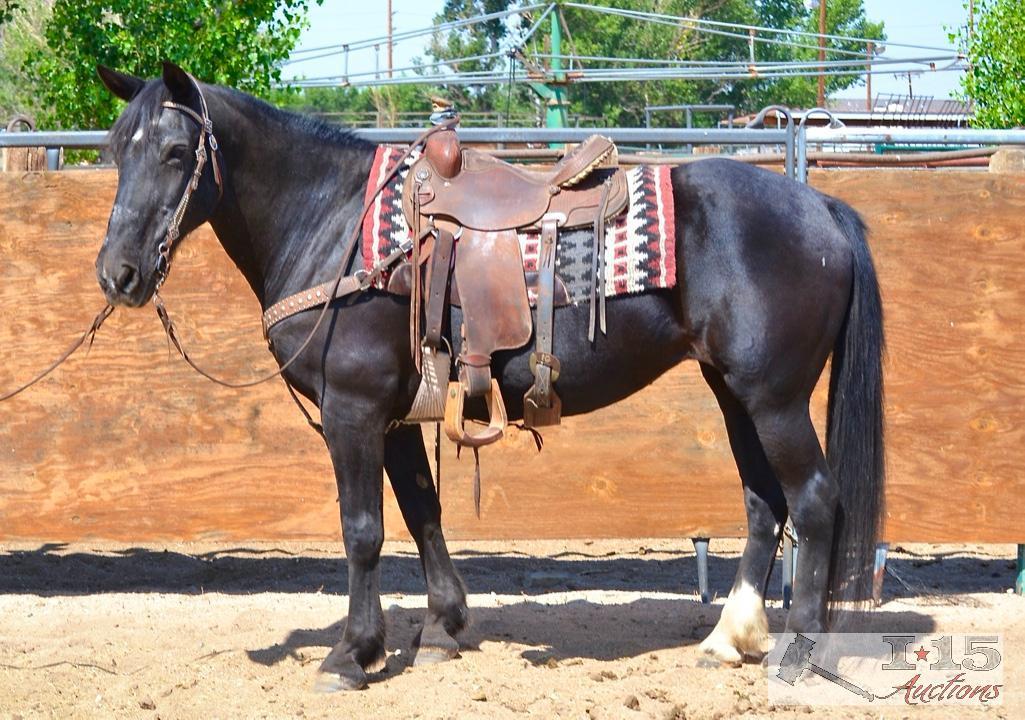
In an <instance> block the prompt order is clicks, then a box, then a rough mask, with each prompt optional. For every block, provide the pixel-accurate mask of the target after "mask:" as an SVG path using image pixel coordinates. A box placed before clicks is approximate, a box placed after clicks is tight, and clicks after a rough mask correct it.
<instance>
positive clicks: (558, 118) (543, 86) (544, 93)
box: [530, 12, 569, 147]
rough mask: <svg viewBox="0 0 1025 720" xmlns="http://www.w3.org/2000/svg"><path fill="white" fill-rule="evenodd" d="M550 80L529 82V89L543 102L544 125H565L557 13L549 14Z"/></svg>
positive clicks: (553, 144) (564, 84)
mask: <svg viewBox="0 0 1025 720" xmlns="http://www.w3.org/2000/svg"><path fill="white" fill-rule="evenodd" d="M551 40H552V82H551V83H537V82H532V83H530V89H531V90H533V91H534V92H535V93H537V94H538V97H540V98H541V99H542V100H544V102H545V127H550V128H563V127H566V108H567V106H568V105H569V103H568V102H567V101H566V73H565V72H563V69H562V25H561V24H560V22H559V14H558V13H554V12H553V13H552V14H551ZM549 147H562V143H549Z"/></svg>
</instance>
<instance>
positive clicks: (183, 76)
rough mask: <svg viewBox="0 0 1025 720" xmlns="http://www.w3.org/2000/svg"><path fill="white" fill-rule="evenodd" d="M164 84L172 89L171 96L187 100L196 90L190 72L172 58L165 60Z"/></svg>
mask: <svg viewBox="0 0 1025 720" xmlns="http://www.w3.org/2000/svg"><path fill="white" fill-rule="evenodd" d="M164 85H166V86H167V89H168V90H170V91H171V97H173V98H175V99H176V100H179V101H184V100H187V99H188V98H189V97H191V95H192V92H193V90H194V88H193V85H192V78H191V77H189V74H188V73H187V72H185V71H184V70H182V69H181V68H180V67H178V66H177V65H175V64H174V63H173V62H171V61H170V60H164Z"/></svg>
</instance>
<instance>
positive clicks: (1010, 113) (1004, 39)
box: [951, 0, 1025, 128]
mask: <svg viewBox="0 0 1025 720" xmlns="http://www.w3.org/2000/svg"><path fill="white" fill-rule="evenodd" d="M965 4H966V5H967V3H965ZM975 13H976V26H975V28H974V30H973V29H972V28H961V29H960V30H959V31H958V32H957V33H954V34H952V35H951V40H952V41H956V42H957V43H958V44H959V46H960V49H961V52H962V53H964V54H965V55H966V56H967V58H968V63H969V70H968V72H966V73H965V74H964V76H963V77H962V79H961V91H962V94H963V97H965V98H966V99H968V100H971V101H972V102H973V103H974V105H975V118H974V120H973V123H974V124H975V125H978V126H980V127H988V128H1010V127H1016V126H1021V125H1025V83H1023V80H1022V78H1025V13H1022V3H1021V0H979V2H977V3H976V5H975Z"/></svg>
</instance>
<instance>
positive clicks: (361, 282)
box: [153, 119, 456, 390]
mask: <svg viewBox="0 0 1025 720" xmlns="http://www.w3.org/2000/svg"><path fill="white" fill-rule="evenodd" d="M455 121H456V120H455V119H453V120H451V121H446V122H445V123H443V124H440V125H435V126H434V127H431V128H429V129H427V130H426V131H424V132H423V133H421V134H420V135H419V136H418V137H417V138H416V139H415V140H414V141H413V142H412V143H411V144H410V146H409V147H408V148H407V149H406V150H405V151H404V152H403V153H402V154H401V155H400V156H399V158H398V160H397V161H396V163H395V165H394V166H393V167H392V169H391V170H390V171H388V172H387V173H386V174H385V176H384V177H383V178H381V180H380V182H378V184H377V185H376V186H375V189H374V192H373V194H372V195H371V196H370V197H369V198H368V199H367V200H366V202H365V203H364V204H363V209H362V211H361V212H360V214H359V216H358V217H357V219H356V222H355V224H354V225H353V229H352V232H351V233H350V234H349V237H348V238H347V239H346V244H345V246H344V249H343V250H342V260H341V262H340V263H339V265H338V271H337V273H336V274H335V277H334V279H333V280H332V281H331V283H330V289H329V293H328V295H327V298H326V302H324V304H323V307H322V308H321V310H320V314H319V315H318V316H317V320H316V322H315V323H314V325H313V327H312V328H311V329H310V331H309V333H308V334H307V335H306V339H305V340H303V342H302V344H301V345H300V346H299V348H298V349H297V350H296V351H295V352H294V353H292V355H291V357H289V358H288V360H286V361H285V362H284V363H282V364H281V365H280V366H279V367H278V369H277V370H274V371H272V372H268V373H265V374H263V375H261V376H259V377H257V378H255V379H253V380H246V381H230V380H225V379H223V378H220V377H217V376H216V375H214V374H212V373H211V372H209V371H207V370H205V369H203V368H202V367H200V366H199V365H198V364H197V363H196V362H195V361H194V360H193V359H192V358H191V357H190V356H189V354H188V352H187V351H186V350H185V348H184V346H183V344H182V342H181V338H180V336H179V334H178V330H177V327H176V326H175V324H174V320H173V319H172V318H171V315H170V313H169V312H168V310H167V306H166V305H165V304H164V300H163V298H162V297H161V296H160V292H159V290H158V291H157V292H155V293H154V294H153V304H154V307H155V308H156V312H157V316H158V317H159V318H160V322H161V324H162V325H163V326H164V332H165V333H166V334H167V336H168V339H169V340H170V341H171V344H172V345H173V346H174V348H175V349H176V350H177V351H178V354H179V355H181V357H182V359H183V360H185V362H186V363H187V364H188V365H189V366H190V367H191V368H192V369H193V370H195V371H196V372H197V373H199V374H200V375H202V376H203V377H205V378H206V379H207V380H210V381H211V382H213V383H216V384H218V385H221V386H222V387H227V388H232V389H236V390H238V389H243V388H249V387H254V386H256V385H259V384H261V383H264V382H267V381H268V380H271V379H273V378H275V377H278V376H279V375H280V376H282V377H284V376H283V375H282V374H283V373H284V372H285V371H286V370H287V369H288V368H289V367H291V366H292V365H293V363H295V361H296V360H297V359H298V358H299V356H300V355H302V354H303V352H304V351H305V350H306V348H307V347H309V345H310V343H312V342H313V338H314V337H315V336H316V334H317V331H318V330H319V329H320V327H321V325H322V324H323V322H324V318H325V317H327V314H328V310H330V308H331V300H333V299H335V298H336V297H339V295H338V291H339V287H340V286H341V285H342V281H343V280H344V279H346V275H345V271H346V269H347V268H348V267H349V264H350V262H351V261H352V258H353V254H354V252H355V250H356V248H357V247H358V245H359V237H360V234H361V233H362V231H363V221H364V219H365V218H366V216H367V213H368V212H370V210H371V209H372V208H373V206H374V201H375V200H376V198H377V196H378V195H379V194H380V193H381V191H382V190H383V189H384V188H385V187H386V186H387V185H388V183H389V182H391V180H392V178H394V176H395V175H396V174H397V173H398V172H399V171H400V169H401V168H402V166H403V165H404V163H405V161H406V160H407V159H408V158H409V156H410V155H412V154H413V152H415V151H416V149H417V148H418V147H420V146H421V145H422V144H423V143H424V142H425V141H426V140H427V138H428V137H430V136H431V135H433V134H434V133H436V132H439V131H441V130H446V129H448V128H449V127H450V126H451V125H453V124H454V123H455ZM383 270H384V267H383V264H382V263H379V264H378V265H376V266H375V267H374V268H373V270H371V271H370V272H365V271H364V272H361V273H358V274H357V275H352V276H348V277H350V278H355V279H356V280H357V281H358V282H357V284H356V285H355V286H354V287H353V288H352V289H351V290H348V291H347V292H346V293H344V294H350V293H352V292H357V291H361V290H365V289H366V288H367V287H369V286H370V283H371V282H372V281H373V279H375V278H376V276H377V275H380V273H381V272H383ZM268 345H269V346H270V347H271V348H273V344H272V343H271V341H270V336H269V334H268ZM285 382H286V383H287V382H288V381H287V379H286V380H285Z"/></svg>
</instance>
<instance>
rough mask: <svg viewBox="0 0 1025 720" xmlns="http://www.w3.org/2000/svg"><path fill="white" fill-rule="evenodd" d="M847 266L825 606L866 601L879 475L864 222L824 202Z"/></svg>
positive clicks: (876, 332)
mask: <svg viewBox="0 0 1025 720" xmlns="http://www.w3.org/2000/svg"><path fill="white" fill-rule="evenodd" d="M829 211H830V213H831V214H832V215H833V219H834V220H835V221H836V224H837V225H838V226H839V228H840V230H841V231H842V232H843V234H844V235H845V236H846V237H847V240H848V242H849V243H850V247H851V255H852V257H853V260H854V282H853V285H852V287H851V298H850V304H849V305H848V307H847V318H846V320H845V321H844V325H843V327H842V328H841V330H840V334H839V336H838V337H837V339H836V344H835V345H834V346H833V362H832V370H831V372H830V377H829V410H828V414H827V420H826V460H827V462H828V463H829V467H830V469H831V470H832V471H833V476H834V477H835V478H836V481H837V483H838V484H839V486H840V509H839V513H838V517H837V531H836V534H835V536H834V544H833V557H832V569H831V573H830V584H829V591H830V603H831V605H832V607H833V609H834V610H835V609H838V608H837V604H838V603H845V602H849V601H862V600H866V599H868V598H869V597H871V589H872V570H873V566H874V561H875V547H876V540H877V538H878V536H879V526H880V519H881V517H882V512H883V483H884V478H885V475H886V467H885V457H884V452H883V351H884V340H883V307H882V302H881V300H880V298H879V283H878V281H877V280H876V272H875V267H874V266H873V264H872V256H871V254H870V253H869V249H868V243H867V242H866V240H865V223H864V222H863V221H862V219H861V217H860V216H859V215H858V214H857V213H856V212H855V211H854V210H852V209H851V208H850V207H849V206H847V205H845V204H844V203H842V202H840V201H838V200H833V199H830V200H829Z"/></svg>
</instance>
